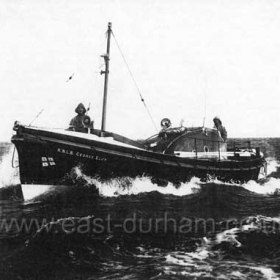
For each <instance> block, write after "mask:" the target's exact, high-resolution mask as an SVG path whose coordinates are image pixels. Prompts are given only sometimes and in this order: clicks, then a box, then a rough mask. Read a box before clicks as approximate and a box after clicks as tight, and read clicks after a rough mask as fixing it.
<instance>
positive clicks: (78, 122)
mask: <svg viewBox="0 0 280 280" xmlns="http://www.w3.org/2000/svg"><path fill="white" fill-rule="evenodd" d="M79 108H82V109H83V113H82V114H80V115H79V114H78V110H79ZM75 112H76V113H77V114H78V115H77V116H76V117H74V118H73V119H72V120H71V121H70V124H69V125H70V128H84V124H83V120H84V118H85V116H86V115H85V113H86V108H85V106H84V105H83V103H80V104H79V105H78V106H77V108H76V109H75Z"/></svg>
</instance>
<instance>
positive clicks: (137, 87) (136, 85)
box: [112, 31, 158, 132]
mask: <svg viewBox="0 0 280 280" xmlns="http://www.w3.org/2000/svg"><path fill="white" fill-rule="evenodd" d="M112 35H113V38H114V40H115V43H116V45H117V47H118V49H119V52H120V54H121V56H122V59H123V61H124V63H125V65H126V67H127V70H128V72H129V74H130V76H131V78H132V81H133V83H134V85H135V87H136V89H137V91H138V94H139V97H140V100H141V101H142V102H143V104H144V106H145V108H146V110H147V113H148V115H149V117H150V119H151V121H152V123H153V125H154V128H155V129H156V131H157V132H158V128H157V126H156V123H155V121H154V119H153V117H152V114H151V112H150V110H149V108H148V106H147V104H146V102H145V100H144V98H143V95H142V94H141V91H140V89H139V86H138V84H137V82H136V80H135V78H134V76H133V74H132V71H131V70H130V68H129V65H128V63H127V61H126V59H125V56H124V54H123V52H122V50H121V47H120V45H119V43H118V41H117V39H116V37H115V34H114V32H113V31H112Z"/></svg>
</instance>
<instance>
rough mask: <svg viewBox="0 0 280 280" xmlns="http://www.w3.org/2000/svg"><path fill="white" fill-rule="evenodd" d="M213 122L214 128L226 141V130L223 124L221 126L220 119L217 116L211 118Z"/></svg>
mask: <svg viewBox="0 0 280 280" xmlns="http://www.w3.org/2000/svg"><path fill="white" fill-rule="evenodd" d="M213 122H214V128H216V129H217V130H218V131H219V132H220V135H221V137H222V138H223V140H224V141H225V142H226V141H227V131H226V129H225V127H224V126H222V121H221V119H220V118H219V117H215V118H214V119H213Z"/></svg>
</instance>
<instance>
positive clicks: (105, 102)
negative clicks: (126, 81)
mask: <svg viewBox="0 0 280 280" xmlns="http://www.w3.org/2000/svg"><path fill="white" fill-rule="evenodd" d="M111 28H112V23H111V22H109V23H108V30H107V51H106V54H104V55H102V57H103V58H104V61H105V71H101V73H100V74H101V75H102V74H105V79H104V95H103V110H102V124H101V131H102V132H104V131H105V129H106V128H105V127H106V109H107V91H108V78H109V60H110V40H111V33H112V29H111Z"/></svg>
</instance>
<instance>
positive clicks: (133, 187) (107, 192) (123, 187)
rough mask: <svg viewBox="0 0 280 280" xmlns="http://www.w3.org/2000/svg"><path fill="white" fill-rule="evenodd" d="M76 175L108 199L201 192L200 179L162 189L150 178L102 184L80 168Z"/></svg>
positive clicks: (126, 178) (122, 179)
mask: <svg viewBox="0 0 280 280" xmlns="http://www.w3.org/2000/svg"><path fill="white" fill-rule="evenodd" d="M75 173H76V174H77V175H78V176H81V177H82V178H83V179H85V180H86V181H87V182H88V183H89V184H92V185H95V186H96V187H97V188H98V190H99V193H100V194H101V195H103V196H108V197H113V196H119V195H132V194H134V195H135V194H139V193H145V192H153V191H157V192H160V193H162V194H173V195H177V196H183V195H188V194H191V193H194V192H195V191H197V190H199V189H200V184H201V181H200V179H199V178H196V177H193V178H192V179H191V181H190V182H188V183H182V184H181V185H180V186H179V187H177V186H174V185H173V184H172V183H168V185H167V186H165V187H161V186H158V185H157V184H154V183H152V181H151V179H150V178H148V177H137V178H135V179H131V178H128V177H122V178H115V179H111V180H108V181H106V182H101V181H100V180H98V179H96V178H93V177H90V176H86V175H84V174H83V173H82V171H81V170H80V169H79V168H78V167H76V168H75Z"/></svg>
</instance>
